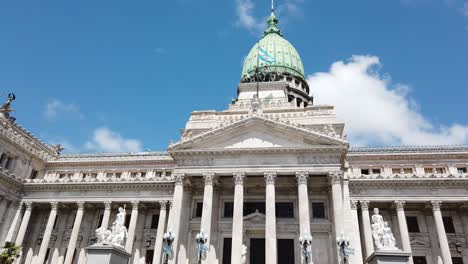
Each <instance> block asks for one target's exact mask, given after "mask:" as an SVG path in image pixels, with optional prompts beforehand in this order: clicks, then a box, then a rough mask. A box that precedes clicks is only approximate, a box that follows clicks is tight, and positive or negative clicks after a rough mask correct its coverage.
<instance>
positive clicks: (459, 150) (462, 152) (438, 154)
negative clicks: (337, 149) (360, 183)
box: [347, 146, 468, 162]
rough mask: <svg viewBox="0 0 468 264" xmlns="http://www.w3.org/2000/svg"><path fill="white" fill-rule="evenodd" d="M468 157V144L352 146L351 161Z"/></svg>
mask: <svg viewBox="0 0 468 264" xmlns="http://www.w3.org/2000/svg"><path fill="white" fill-rule="evenodd" d="M460 157H465V158H468V146H408V147H382V148H350V149H349V151H348V154H347V158H348V160H349V161H351V162H352V161H358V160H403V159H405V160H416V159H454V158H455V159H456V158H460Z"/></svg>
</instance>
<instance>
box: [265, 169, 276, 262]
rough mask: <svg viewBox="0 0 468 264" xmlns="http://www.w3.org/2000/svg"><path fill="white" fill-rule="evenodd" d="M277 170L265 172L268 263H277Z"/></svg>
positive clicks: (266, 252) (266, 256)
mask: <svg viewBox="0 0 468 264" xmlns="http://www.w3.org/2000/svg"><path fill="white" fill-rule="evenodd" d="M275 180H276V173H275V172H266V173H265V182H266V190H265V192H266V204H265V209H266V210H265V211H266V220H265V260H266V263H271V264H276V263H277V260H276V252H277V245H276V199H275Z"/></svg>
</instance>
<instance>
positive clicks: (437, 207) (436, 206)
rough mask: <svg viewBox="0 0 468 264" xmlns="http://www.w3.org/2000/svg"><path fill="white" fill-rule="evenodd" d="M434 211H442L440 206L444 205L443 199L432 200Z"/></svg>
mask: <svg viewBox="0 0 468 264" xmlns="http://www.w3.org/2000/svg"><path fill="white" fill-rule="evenodd" d="M431 205H432V211H440V206H441V205H442V201H431Z"/></svg>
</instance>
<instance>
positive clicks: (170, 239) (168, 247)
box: [163, 229, 175, 264]
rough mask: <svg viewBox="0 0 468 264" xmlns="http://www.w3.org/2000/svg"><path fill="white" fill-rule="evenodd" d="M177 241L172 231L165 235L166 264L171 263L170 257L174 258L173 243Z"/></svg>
mask: <svg viewBox="0 0 468 264" xmlns="http://www.w3.org/2000/svg"><path fill="white" fill-rule="evenodd" d="M174 240H175V235H174V233H172V230H171V229H169V230H168V231H167V232H166V233H164V235H163V243H164V246H163V250H164V264H167V263H168V262H169V257H172V254H173V252H172V243H173V242H174Z"/></svg>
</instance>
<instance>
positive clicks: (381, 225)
mask: <svg viewBox="0 0 468 264" xmlns="http://www.w3.org/2000/svg"><path fill="white" fill-rule="evenodd" d="M371 227H372V237H373V238H374V244H375V247H376V248H377V250H397V249H398V248H397V247H396V240H395V237H394V236H393V233H392V230H391V229H390V227H389V226H388V223H387V222H386V221H384V220H383V217H382V216H381V215H380V214H379V208H374V215H372V226H371Z"/></svg>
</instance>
